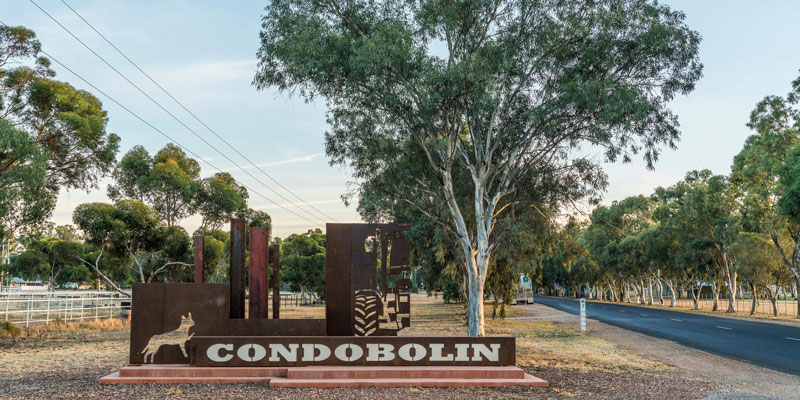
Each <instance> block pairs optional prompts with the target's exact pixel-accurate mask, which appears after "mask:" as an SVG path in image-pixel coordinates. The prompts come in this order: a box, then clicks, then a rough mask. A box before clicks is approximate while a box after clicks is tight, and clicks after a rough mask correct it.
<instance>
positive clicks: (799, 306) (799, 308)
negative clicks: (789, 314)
mask: <svg viewBox="0 0 800 400" xmlns="http://www.w3.org/2000/svg"><path fill="white" fill-rule="evenodd" d="M794 287H795V293H794V300H795V302H797V315H796V317H797V318H800V296H798V294H800V293H797V290H798V288H800V275H795V283H794Z"/></svg>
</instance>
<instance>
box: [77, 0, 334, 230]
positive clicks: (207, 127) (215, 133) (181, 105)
mask: <svg viewBox="0 0 800 400" xmlns="http://www.w3.org/2000/svg"><path fill="white" fill-rule="evenodd" d="M61 2H62V3H64V5H65V6H67V8H69V9H70V10H71V11H72V12H73V13H75V15H76V16H78V18H80V19H81V20H82V21H83V22H84V23H85V24H86V25H87V26H88V27H89V28H91V29H92V30H93V31H94V32H95V33H97V35H99V36H100V37H101V38H103V40H105V42H106V43H108V44H109V45H110V46H111V47H112V48H114V50H116V51H117V53H119V54H120V55H121V56H122V57H124V58H125V59H126V60H128V62H129V63H130V64H131V65H133V66H134V68H136V69H137V70H138V71H139V72H141V73H142V75H144V76H145V77H147V79H149V80H150V82H152V83H153V84H154V85H156V87H158V88H159V89H160V90H161V91H162V92H164V94H166V95H167V96H169V98H170V99H172V100H173V101H174V102H175V103H176V104H178V105H179V106H180V107H181V108H182V109H183V110H184V111H186V112H187V113H188V114H189V115H191V116H192V117H193V118H194V119H195V120H197V122H199V123H200V124H201V125H203V126H204V127H205V128H206V129H207V130H208V131H209V132H211V133H212V134H213V135H214V136H216V137H217V139H219V140H221V141H222V142H223V143H225V144H226V145H227V146H228V147H229V148H230V149H231V150H233V151H234V152H236V154H238V155H239V156H240V157H242V158H243V159H245V161H247V162H248V163H250V165H251V166H252V167H253V168H256V169H258V170H259V171H260V172H261V173H262V174H263V175H264V176H266V177H267V178H269V179H270V180H271V181H272V182H274V183H275V184H276V185H278V186H280V187H281V188H282V189H283V190H285V191H287V192H288V193H290V194H291V195H292V196H294V197H295V198H296V199H297V200H299V201H300V202H302V203H303V204H305V205H306V206H308V207H310V208H312V209H314V210H315V211H317V212H318V213H320V214H321V215H323V216H324V217H327V218H329V219H331V220H334V221H335V220H336V219H335V218H333V217H331V216H330V215H328V214H327V213H325V212H323V211H322V210H320V209H318V208H316V207H314V206H313V205H312V204H309V203H308V202H307V201H305V200H304V199H303V198H301V197H300V196H298V195H297V194H296V193H295V192H293V191H292V190H291V189H289V188H287V187H286V186H284V185H283V184H281V183H280V182H279V181H278V180H276V179H275V178H273V177H272V175H270V174H268V173H267V172H266V171H264V170H263V169H262V168H261V167H260V166H258V165H257V164H255V163H254V162H253V161H251V160H250V159H249V158H248V157H247V156H245V155H244V154H242V153H241V152H240V151H239V149H237V148H236V147H235V146H233V145H231V144H230V143H229V142H228V141H227V140H226V139H225V138H224V137H223V136H222V135H220V134H218V133H217V132H216V131H215V130H214V129H212V128H211V127H209V126H208V124H206V123H205V122H204V121H203V120H201V119H200V117H198V116H197V115H196V114H195V113H194V112H192V111H191V110H189V109H188V108H187V107H186V106H185V105H184V104H183V103H182V102H181V101H180V100H178V99H177V98H175V96H173V95H172V93H170V92H169V91H168V90H167V89H165V88H164V87H163V86H161V84H159V83H158V82H156V80H155V79H153V78H152V77H151V76H150V74H148V73H147V72H145V71H144V70H143V69H142V68H140V67H139V65H138V64H136V63H135V62H134V61H133V60H132V59H131V58H130V57H128V55H127V54H125V52H123V51H122V50H120V49H119V48H118V47H117V46H116V45H115V44H114V43H113V42H111V40H109V39H108V38H107V37H106V36H105V35H103V34H102V33H101V32H100V31H98V30H97V29H96V28H95V27H94V25H92V24H91V23H90V22H89V21H87V20H86V18H84V17H83V16H82V15H81V14H80V13H79V12H78V11H76V10H75V9H74V8H72V6H70V5H69V3H67V2H66V1H65V0H61Z"/></svg>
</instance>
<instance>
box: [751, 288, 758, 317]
mask: <svg viewBox="0 0 800 400" xmlns="http://www.w3.org/2000/svg"><path fill="white" fill-rule="evenodd" d="M750 290H751V291H752V292H753V303H752V304H751V305H750V315H753V314H755V313H756V306H757V305H758V293H757V291H756V285H754V284H752V283H751V284H750Z"/></svg>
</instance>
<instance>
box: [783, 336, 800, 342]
mask: <svg viewBox="0 0 800 400" xmlns="http://www.w3.org/2000/svg"><path fill="white" fill-rule="evenodd" d="M786 338H787V339H789V340H797V341H798V342H800V339H798V338H796V337H788V336H787V337H786Z"/></svg>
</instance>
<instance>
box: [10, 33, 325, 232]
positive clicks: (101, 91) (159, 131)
mask: <svg viewBox="0 0 800 400" xmlns="http://www.w3.org/2000/svg"><path fill="white" fill-rule="evenodd" d="M0 25H3V26H5V27H9V26H8V25H6V23H5V22H3V21H1V20H0ZM39 51H40V52H41V53H42V54H44V55H45V56H47V57H48V58H49V59H51V60H53V61H54V62H55V63H56V64H58V65H60V66H61V67H62V68H64V69H66V70H67V71H69V72H70V73H72V74H73V75H75V76H76V77H77V78H78V79H80V80H81V81H83V83H85V84H87V85H89V86H90V87H91V88H92V89H94V90H95V91H97V92H98V93H100V94H102V95H103V96H105V97H106V98H107V99H109V100H111V101H112V102H113V103H114V104H116V105H117V106H119V107H120V108H122V109H123V110H125V111H127V112H128V113H129V114H131V115H133V116H134V117H135V118H136V119H138V120H139V121H142V122H143V123H144V124H145V125H147V126H149V127H150V128H152V129H153V130H155V131H156V132H158V133H159V134H161V136H164V137H165V138H167V140H169V141H170V142H174V143H175V144H176V145H178V147H180V148H181V149H183V150H185V151H186V152H187V153H189V154H191V155H193V156H194V157H196V158H197V159H199V160H201V161H203V162H204V163H206V164H208V165H209V166H210V167H211V168H214V169H215V170H217V171H218V172H222V170H221V169H219V168H217V166H215V165H214V164H212V163H211V162H210V161H208V160H206V159H205V158H203V157H200V156H199V155H198V154H197V153H195V152H193V151H192V150H190V149H189V148H188V147H186V146H184V145H182V144H181V143H180V142H178V141H177V140H175V139H173V138H172V137H170V136H169V135H167V134H166V133H164V131H162V130H161V129H158V128H156V127H155V126H154V125H153V124H151V123H150V122H148V121H147V120H145V119H144V118H142V117H141V116H139V114H136V113H135V112H133V111H132V110H131V109H129V108H128V107H125V106H124V105H122V103H120V102H119V101H117V100H116V99H115V98H113V97H111V96H110V95H109V94H108V93H106V92H104V91H103V90H101V89H100V88H98V87H97V86H95V85H94V84H92V83H91V82H89V81H88V80H86V78H84V77H83V76H81V75H80V74H78V73H77V72H75V71H73V70H72V69H71V68H69V67H68V66H66V65H65V64H64V63H62V62H61V61H59V60H58V59H57V58H55V57H53V56H52V55H50V54H49V53H47V52H46V51H44V50H41V49H40V50H39ZM239 184H240V185H242V186H243V187H244V188H245V189H247V190H248V191H250V192H253V193H255V194H257V195H259V196H261V197H262V198H263V199H264V200H267V201H268V202H270V203H272V204H274V205H276V206H278V207H280V208H282V209H284V210H286V211H287V212H289V213H291V214H292V215H294V216H296V217H298V218H302V219H304V220H306V221H308V222H310V223H312V224H314V225H316V226H323V225H322V224H320V223H319V222H315V221H312V220H310V219H308V218H306V217H304V216H302V215H300V214H297V213H296V212H294V211H292V210H291V209H288V208H286V207H285V206H283V205H281V204H279V203H276V202H275V201H273V200H272V199H270V198H269V197H266V196H264V195H263V194H261V193H260V192H257V191H255V190H253V189H252V188H250V187H248V186H247V185H245V184H243V183H241V182H239Z"/></svg>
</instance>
